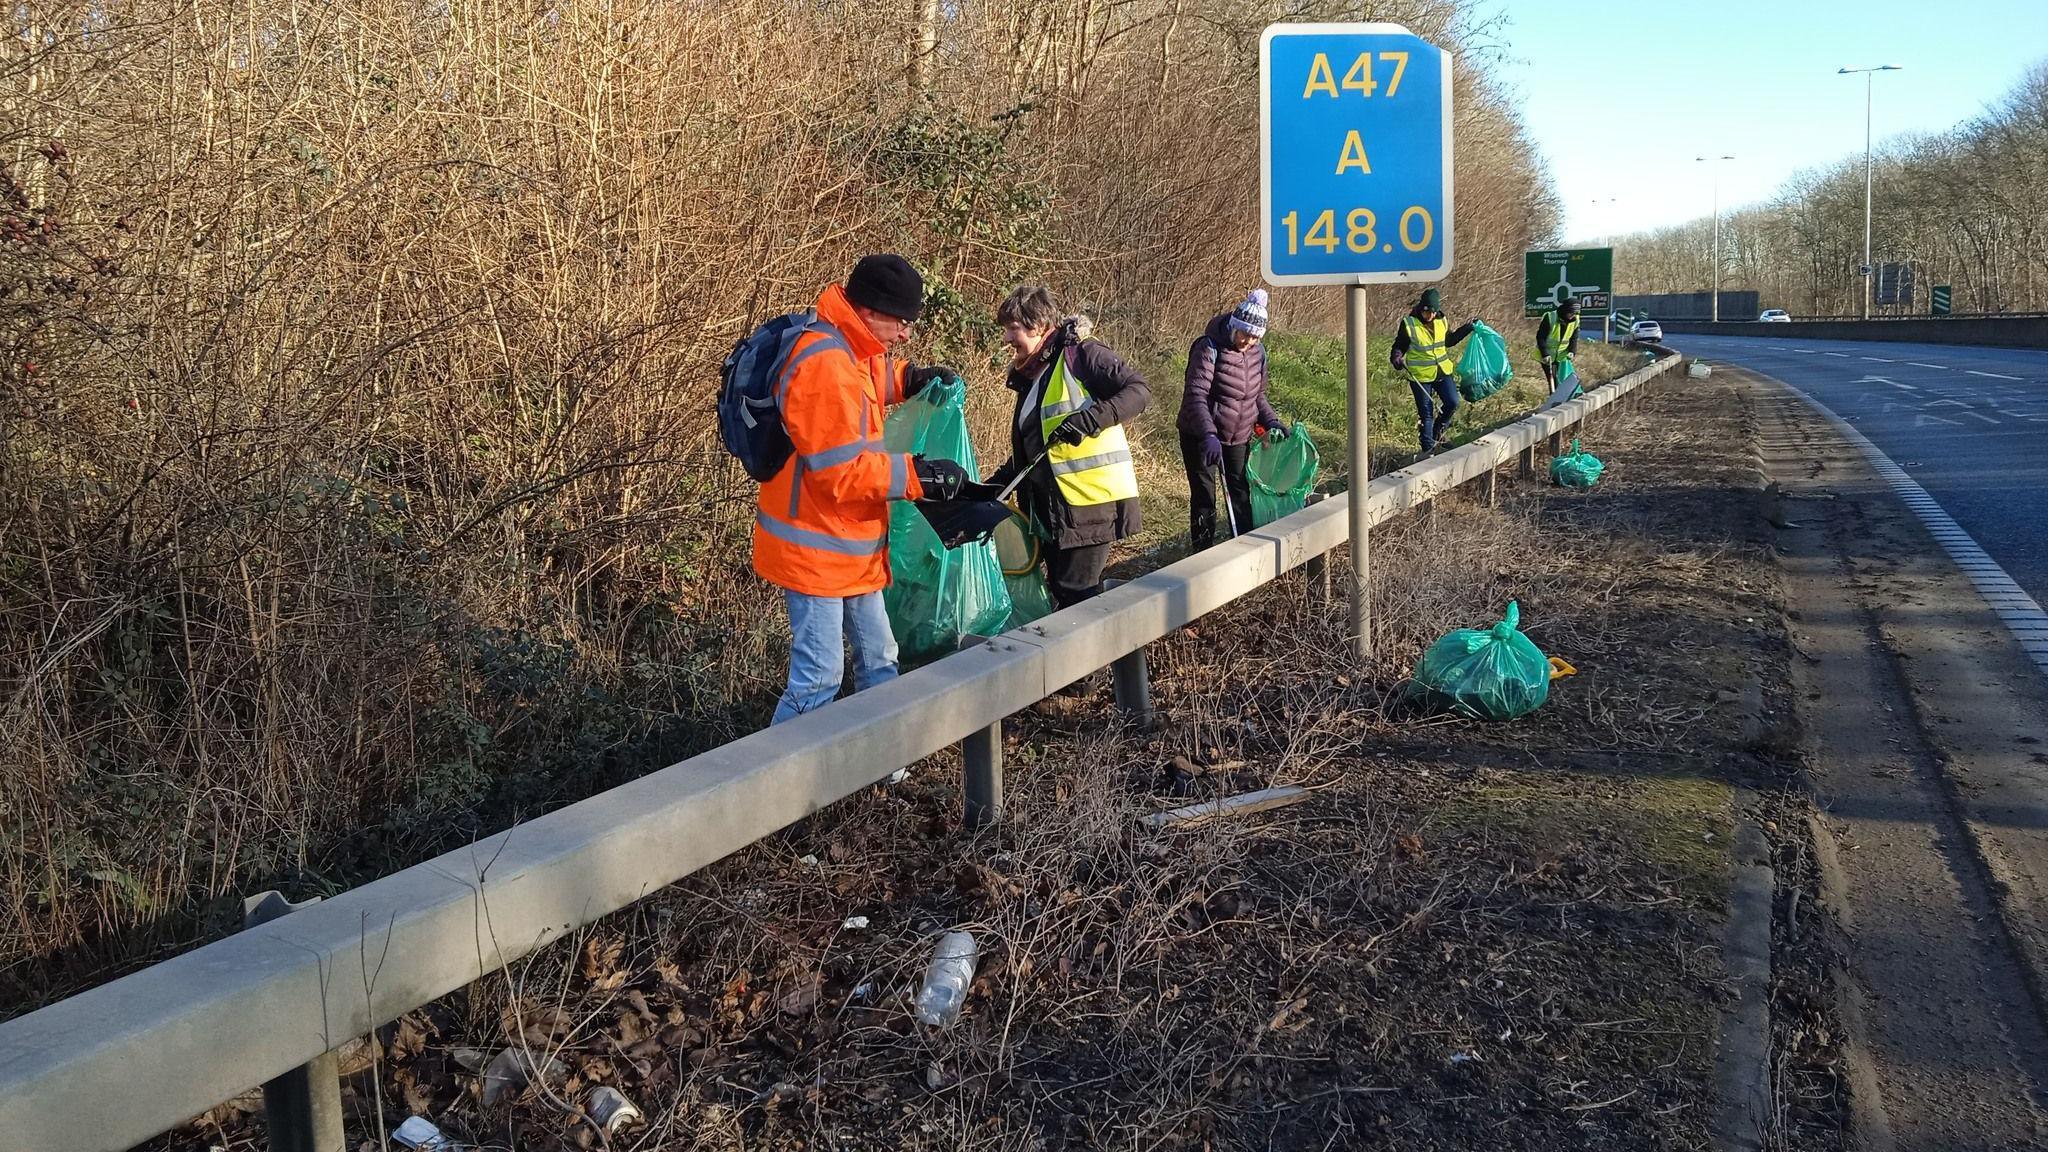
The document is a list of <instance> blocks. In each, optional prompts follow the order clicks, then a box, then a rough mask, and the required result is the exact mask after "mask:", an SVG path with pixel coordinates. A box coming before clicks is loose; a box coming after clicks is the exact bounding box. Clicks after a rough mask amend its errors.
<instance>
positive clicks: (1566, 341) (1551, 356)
mask: <svg viewBox="0 0 2048 1152" xmlns="http://www.w3.org/2000/svg"><path fill="white" fill-rule="evenodd" d="M1543 318H1544V319H1545V320H1547V321H1549V322H1550V335H1549V336H1548V337H1547V338H1545V339H1544V341H1543V362H1544V363H1545V364H1555V363H1557V361H1558V359H1559V358H1560V357H1562V356H1563V355H1564V350H1565V349H1566V348H1569V347H1571V343H1572V337H1573V336H1576V335H1578V331H1579V318H1578V317H1577V316H1574V317H1572V318H1571V322H1570V323H1568V324H1566V325H1564V327H1563V328H1562V329H1560V328H1559V327H1558V323H1557V310H1556V309H1552V310H1550V311H1548V312H1545V313H1544V314H1543Z"/></svg>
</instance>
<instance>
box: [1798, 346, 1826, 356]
mask: <svg viewBox="0 0 2048 1152" xmlns="http://www.w3.org/2000/svg"><path fill="white" fill-rule="evenodd" d="M1793 351H1794V352H1797V353H1799V354H1800V355H1801V356H1818V355H1820V349H1818V348H1794V349H1793Z"/></svg>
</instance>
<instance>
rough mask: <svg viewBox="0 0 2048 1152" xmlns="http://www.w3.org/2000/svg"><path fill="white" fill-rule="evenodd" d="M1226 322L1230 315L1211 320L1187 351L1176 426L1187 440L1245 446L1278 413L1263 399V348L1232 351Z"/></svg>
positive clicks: (1273, 423)
mask: <svg viewBox="0 0 2048 1152" xmlns="http://www.w3.org/2000/svg"><path fill="white" fill-rule="evenodd" d="M1229 321H1230V313H1228V312H1225V313H1224V314H1223V315H1221V316H1218V317H1216V318H1215V319H1214V320H1211V321H1209V328H1208V330H1207V331H1205V332H1203V333H1202V338H1201V339H1199V340H1197V341H1195V342H1194V344H1192V345H1190V346H1189V348H1188V377H1187V387H1186V390H1185V391H1183V392H1182V393H1181V398H1180V420H1179V427H1180V433H1181V435H1183V436H1186V437H1188V438H1190V439H1196V440H1199V439H1201V438H1202V437H1204V436H1209V435H1214V436H1215V437H1216V438H1217V439H1218V440H1221V441H1223V442H1224V443H1225V444H1249V443H1251V439H1252V428H1253V426H1255V425H1258V424H1264V425H1265V426H1266V427H1268V428H1272V427H1275V426H1277V425H1278V424H1279V423H1280V414H1279V413H1277V412H1275V411H1273V405H1272V404H1271V403H1270V402H1269V401H1267V399H1266V349H1265V347H1264V346H1263V345H1259V344H1254V345H1252V346H1251V347H1249V348H1247V349H1245V350H1244V351H1242V352H1239V351H1238V350H1236V349H1235V348H1232V347H1231V346H1230V323H1229ZM1218 349H1221V350H1222V354H1221V355H1220V356H1219V355H1218V354H1217V350H1218Z"/></svg>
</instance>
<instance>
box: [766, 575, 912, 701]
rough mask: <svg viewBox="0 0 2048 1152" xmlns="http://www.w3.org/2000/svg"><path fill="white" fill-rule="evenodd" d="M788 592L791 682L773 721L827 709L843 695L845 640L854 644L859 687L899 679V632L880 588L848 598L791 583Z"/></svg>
mask: <svg viewBox="0 0 2048 1152" xmlns="http://www.w3.org/2000/svg"><path fill="white" fill-rule="evenodd" d="M782 595H783V598H784V599H786V600H787V601H788V602H789V686H788V687H786V688H784V689H783V690H782V699H780V700H778V701H776V703H775V718H774V719H773V720H771V721H769V724H770V725H775V724H780V723H782V722H783V721H784V720H787V719H789V718H790V717H792V716H801V715H802V714H804V713H805V712H810V711H813V710H815V709H819V708H823V707H824V706H825V705H827V704H830V703H831V702H832V700H833V698H834V697H836V696H838V695H839V682H840V680H841V679H842V678H843V677H844V676H845V672H846V653H845V652H844V651H843V650H842V648H841V646H840V645H841V643H842V641H843V640H851V641H852V643H853V690H854V691H856V692H860V691H864V690H866V689H869V688H873V687H874V686H875V685H877V684H886V683H888V682H889V681H891V680H894V679H895V678H896V634H895V633H893V632H891V631H889V613H888V610H887V609H885V608H883V606H882V594H881V593H880V592H870V593H868V594H867V595H865V596H847V597H843V598H842V597H839V596H806V595H804V594H803V593H801V592H791V591H789V590H788V589H786V588H785V589H783V592H782Z"/></svg>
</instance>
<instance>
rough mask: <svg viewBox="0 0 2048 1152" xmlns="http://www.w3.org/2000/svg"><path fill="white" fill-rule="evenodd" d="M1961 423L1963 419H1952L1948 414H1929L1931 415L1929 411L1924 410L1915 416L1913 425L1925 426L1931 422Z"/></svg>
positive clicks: (1916, 426) (1917, 426)
mask: <svg viewBox="0 0 2048 1152" xmlns="http://www.w3.org/2000/svg"><path fill="white" fill-rule="evenodd" d="M1961 423H1962V421H1961V420H1950V419H1949V418H1948V417H1946V416H1929V415H1928V414H1927V413H1925V412H1922V413H1920V414H1919V415H1917V416H1915V417H1913V427H1915V428H1925V427H1926V426H1927V425H1929V424H1961Z"/></svg>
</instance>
